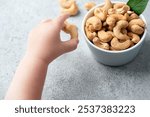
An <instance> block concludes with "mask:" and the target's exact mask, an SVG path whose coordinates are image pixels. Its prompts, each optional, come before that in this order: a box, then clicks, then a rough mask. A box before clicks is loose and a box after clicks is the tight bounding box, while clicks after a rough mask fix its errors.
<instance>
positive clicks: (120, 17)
mask: <svg viewBox="0 0 150 117" xmlns="http://www.w3.org/2000/svg"><path fill="white" fill-rule="evenodd" d="M128 17H129V15H128V14H127V13H126V14H125V15H121V14H112V15H109V16H108V18H107V19H106V22H107V24H108V25H109V26H112V27H114V26H115V25H116V22H117V21H119V20H127V19H128Z"/></svg>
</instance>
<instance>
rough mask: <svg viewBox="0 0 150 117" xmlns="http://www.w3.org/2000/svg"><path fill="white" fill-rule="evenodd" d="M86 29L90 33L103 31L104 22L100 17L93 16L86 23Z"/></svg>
mask: <svg viewBox="0 0 150 117" xmlns="http://www.w3.org/2000/svg"><path fill="white" fill-rule="evenodd" d="M86 27H88V28H89V29H88V30H89V31H96V30H101V28H102V22H101V20H100V19H99V18H98V17H96V16H93V17H90V18H89V19H88V20H87V21H86Z"/></svg>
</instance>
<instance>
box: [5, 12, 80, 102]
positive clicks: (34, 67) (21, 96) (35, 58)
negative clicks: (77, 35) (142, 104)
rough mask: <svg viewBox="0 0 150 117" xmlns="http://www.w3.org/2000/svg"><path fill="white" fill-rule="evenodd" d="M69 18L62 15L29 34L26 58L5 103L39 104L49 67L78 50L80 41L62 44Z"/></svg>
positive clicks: (12, 83) (47, 21)
mask: <svg viewBox="0 0 150 117" xmlns="http://www.w3.org/2000/svg"><path fill="white" fill-rule="evenodd" d="M68 17H69V15H68V14H63V15H61V16H59V17H58V18H56V19H55V20H50V19H49V20H45V21H42V22H41V23H40V24H38V25H37V26H36V27H35V28H34V29H33V30H32V31H31V32H30V34H29V38H28V46H27V51H26V53H25V56H24V57H23V59H22V60H21V62H20V64H19V66H18V68H17V70H16V73H15V75H14V78H13V80H12V82H11V85H10V87H9V89H8V92H7V94H6V97H5V99H7V100H39V99H41V95H42V91H43V86H44V82H45V78H46V74H47V69H48V65H49V64H50V63H51V62H52V61H53V60H54V59H56V58H57V57H59V56H61V55H62V54H64V53H67V52H71V51H73V50H75V49H76V48H77V45H78V39H70V40H69V41H66V42H62V41H61V38H60V31H61V29H62V28H63V26H64V21H65V20H66V19H67V18H68Z"/></svg>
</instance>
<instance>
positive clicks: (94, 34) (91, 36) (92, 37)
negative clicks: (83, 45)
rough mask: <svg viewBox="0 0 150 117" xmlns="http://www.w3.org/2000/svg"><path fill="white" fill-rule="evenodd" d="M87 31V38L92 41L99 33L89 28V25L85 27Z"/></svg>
mask: <svg viewBox="0 0 150 117" xmlns="http://www.w3.org/2000/svg"><path fill="white" fill-rule="evenodd" d="M85 33H86V36H87V38H88V39H89V40H90V41H92V40H93V39H94V38H95V37H96V36H97V33H96V32H91V31H89V30H88V28H87V27H85Z"/></svg>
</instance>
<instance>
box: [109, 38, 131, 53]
mask: <svg viewBox="0 0 150 117" xmlns="http://www.w3.org/2000/svg"><path fill="white" fill-rule="evenodd" d="M130 45H131V41H130V40H126V41H124V42H120V41H119V40H118V39H117V38H116V37H114V38H113V39H112V41H111V46H112V48H114V49H115V50H125V49H127V48H129V47H130Z"/></svg>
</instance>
